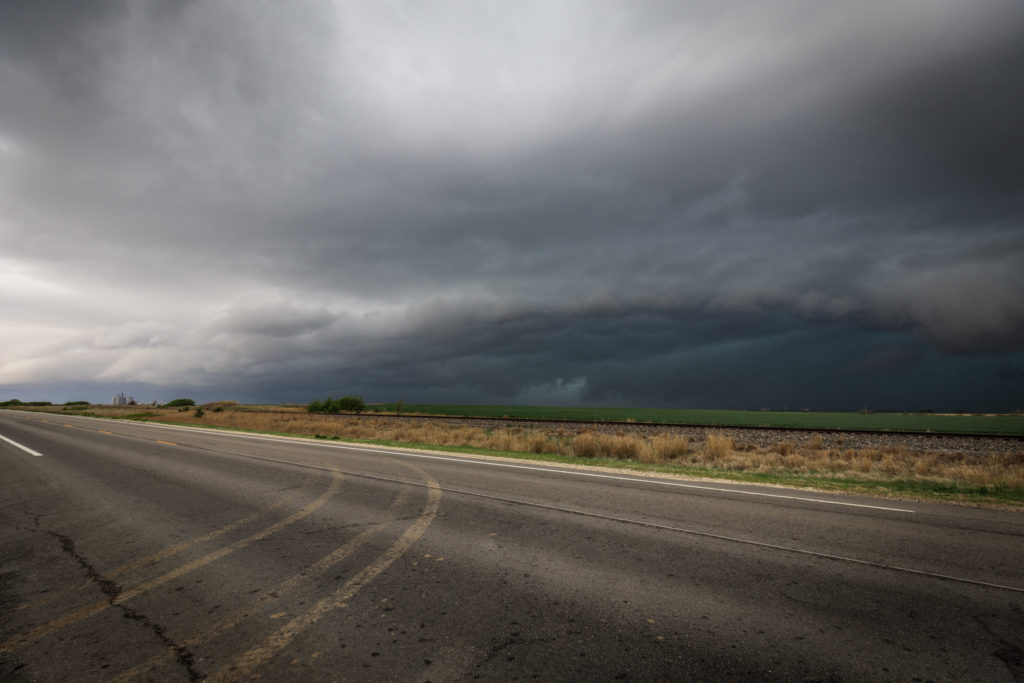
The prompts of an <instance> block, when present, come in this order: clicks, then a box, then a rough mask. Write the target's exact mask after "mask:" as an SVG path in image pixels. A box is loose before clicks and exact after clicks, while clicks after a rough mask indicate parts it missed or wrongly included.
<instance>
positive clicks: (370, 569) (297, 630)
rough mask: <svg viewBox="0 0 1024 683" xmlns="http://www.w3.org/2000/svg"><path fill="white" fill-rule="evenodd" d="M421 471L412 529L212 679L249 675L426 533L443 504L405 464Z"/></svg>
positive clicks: (436, 488)
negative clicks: (423, 494)
mask: <svg viewBox="0 0 1024 683" xmlns="http://www.w3.org/2000/svg"><path fill="white" fill-rule="evenodd" d="M405 464H406V466H407V467H410V468H412V469H414V470H417V472H418V473H419V474H420V476H422V477H423V479H424V480H425V482H426V486H427V503H426V505H425V506H424V509H423V512H422V513H421V514H420V515H419V517H417V519H416V521H415V522H413V523H412V525H411V526H409V528H407V529H406V530H405V533H403V534H402V535H401V536H400V537H399V539H398V540H397V541H395V543H393V544H392V545H391V547H389V548H388V549H387V550H385V551H384V552H383V553H382V554H381V555H379V556H378V557H377V559H375V560H374V561H373V562H371V563H370V564H368V565H367V566H365V567H364V568H363V569H362V570H361V571H360V572H359V573H358V574H356V575H355V576H354V577H352V578H351V579H349V580H348V581H347V582H345V584H344V585H343V586H341V587H340V588H338V589H337V590H336V591H334V592H333V593H331V594H330V595H328V596H327V597H325V598H323V599H321V600H320V601H318V602H317V603H316V604H315V605H313V607H312V608H310V609H309V610H308V611H307V612H306V613H305V614H301V615H299V616H297V617H295V618H294V619H292V620H291V621H290V622H288V623H287V624H285V625H284V626H283V627H282V628H281V629H279V630H278V631H277V632H276V633H274V634H272V635H271V636H270V637H269V638H267V639H266V640H265V641H264V642H263V643H262V644H260V645H258V646H256V647H254V648H252V649H250V650H249V651H247V652H245V653H244V654H243V655H242V656H241V657H239V658H238V660H237V661H236V662H235V663H234V665H231V666H227V667H225V668H223V669H221V670H220V671H217V672H216V673H214V674H212V675H211V676H210V677H209V678H208V679H207V680H209V681H236V680H241V679H243V678H249V677H250V676H251V675H252V674H253V672H254V671H255V670H256V669H257V668H258V667H259V666H260V665H262V664H263V663H265V662H266V661H267V660H269V659H270V658H272V657H273V656H274V655H275V654H276V653H278V652H279V651H281V650H282V649H284V648H285V647H287V646H288V645H289V644H290V643H291V642H292V640H294V639H295V637H296V636H298V635H300V634H301V633H302V632H303V631H305V630H306V629H308V628H309V627H310V626H312V625H313V624H315V623H316V622H318V621H319V620H320V619H321V618H323V617H324V616H326V615H327V614H328V613H329V612H331V611H332V610H334V609H335V608H342V607H345V606H346V601H347V600H350V599H351V598H352V596H354V595H355V594H356V593H358V592H359V591H360V590H361V589H362V588H363V586H365V585H367V584H368V583H370V582H371V581H373V580H374V579H375V578H376V577H377V576H378V575H379V574H380V573H381V572H383V571H384V570H385V569H387V568H388V567H390V566H391V565H392V564H393V563H394V562H395V560H397V559H398V558H400V557H401V556H402V555H404V554H405V553H406V552H407V551H408V550H409V548H411V547H412V545H413V544H414V543H416V541H418V540H419V539H420V537H421V536H423V534H424V533H425V532H426V530H427V528H428V527H429V526H430V524H431V523H432V522H433V521H434V517H435V516H436V515H437V510H438V508H439V507H440V504H441V486H440V485H439V484H438V483H437V480H435V479H434V478H433V477H431V476H430V475H429V474H427V473H426V472H425V471H423V470H422V469H420V468H419V467H416V466H415V465H410V464H408V463H405Z"/></svg>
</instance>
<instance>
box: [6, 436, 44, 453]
mask: <svg viewBox="0 0 1024 683" xmlns="http://www.w3.org/2000/svg"><path fill="white" fill-rule="evenodd" d="M0 439H3V440H4V441H6V442H7V443H9V444H11V445H12V446H15V447H17V448H20V449H21V450H23V451H25V452H26V453H29V454H31V455H34V456H36V457H37V458H41V457H43V454H42V453H40V452H39V451H34V450H32V449H31V448H29V447H28V446H22V445H21V444H20V443H18V442H17V441H15V440H13V439H8V438H7V437H6V436H4V435H3V434H0Z"/></svg>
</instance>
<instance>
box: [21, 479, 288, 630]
mask: <svg viewBox="0 0 1024 683" xmlns="http://www.w3.org/2000/svg"><path fill="white" fill-rule="evenodd" d="M297 493H298V491H292V492H291V493H289V494H288V495H287V496H284V497H283V498H281V499H280V500H278V501H277V502H276V503H274V504H273V505H271V506H270V507H268V508H267V509H265V510H261V511H260V512H258V513H256V514H255V515H249V516H248V517H243V518H242V519H240V520H238V521H237V522H232V523H231V524H228V525H227V526H222V527H220V528H219V529H214V530H213V531H210V532H208V533H206V534H203V535H202V536H198V537H196V538H193V539H189V540H187V541H183V542H181V543H178V544H177V545H172V546H170V547H168V548H164V549H163V550H160V551H157V552H155V553H153V554H152V555H149V556H147V557H143V558H141V559H138V560H135V561H133V562H129V563H128V564H123V565H121V566H120V567H116V568H114V569H113V570H112V571H110V572H108V573H107V574H106V575H105V576H106V578H108V579H115V578H117V577H118V576H121V575H122V574H124V573H126V572H130V571H133V570H135V569H142V568H143V567H148V566H150V565H152V564H156V563H157V562H159V561H161V560H166V559H167V558H169V557H174V556H175V555H177V554H178V553H180V552H183V551H185V550H188V549H189V548H191V547H192V546H194V545H198V544H200V543H205V542H207V541H212V540H213V539H215V538H217V537H218V536H222V535H224V534H226V533H228V532H229V531H234V530H235V529H237V528H238V527H241V526H245V525H246V524H248V523H250V522H254V521H256V520H257V519H259V518H260V517H262V516H263V515H266V514H269V513H271V512H273V511H275V510H277V509H278V508H282V507H284V506H285V505H287V504H288V503H289V502H291V500H292V498H294V497H295V496H296V494H297ZM51 533H53V532H51ZM92 584H93V582H92V581H91V580H87V581H85V582H83V583H82V584H80V585H78V586H71V587H69V588H65V589H62V590H58V591H56V592H55V593H51V594H50V595H48V596H47V597H45V598H42V599H40V600H35V601H33V602H26V603H23V604H21V605H18V606H17V607H16V608H14V611H15V612H20V611H23V610H26V609H35V608H37V607H42V606H43V605H46V604H49V603H51V602H53V601H55V600H59V599H61V598H64V597H66V596H67V595H69V594H70V593H73V592H77V591H80V590H84V589H86V588H88V587H89V586H91V585H92Z"/></svg>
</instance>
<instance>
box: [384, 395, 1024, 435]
mask: <svg viewBox="0 0 1024 683" xmlns="http://www.w3.org/2000/svg"><path fill="white" fill-rule="evenodd" d="M368 410H369V411H370V412H371V413H372V412H373V411H375V410H382V411H387V412H393V411H394V410H395V404H393V403H388V404H379V405H373V406H369V407H368ZM402 413H403V414H406V413H408V414H415V413H419V414H422V415H456V416H468V417H498V418H501V417H518V418H528V419H547V420H585V421H594V422H602V421H613V422H626V421H634V422H654V423H663V424H682V425H687V424H697V425H716V426H720V427H803V428H809V429H852V430H889V431H894V432H901V431H903V432H908V431H909V432H936V433H958V434H991V435H998V434H1006V435H1018V434H1019V435H1024V415H998V416H986V415H933V414H930V413H867V414H863V413H805V412H785V413H784V412H771V411H753V410H675V409H657V408H651V409H647V408H550V407H544V406H488V405H442V404H406V405H403V406H402Z"/></svg>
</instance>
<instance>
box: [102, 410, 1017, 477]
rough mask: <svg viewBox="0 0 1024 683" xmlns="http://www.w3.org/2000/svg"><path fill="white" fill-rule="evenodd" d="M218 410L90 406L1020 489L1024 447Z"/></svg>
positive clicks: (215, 422)
mask: <svg viewBox="0 0 1024 683" xmlns="http://www.w3.org/2000/svg"><path fill="white" fill-rule="evenodd" d="M228 403H229V402H218V403H217V404H208V405H207V407H208V408H209V407H210V406H221V407H222V408H223V409H222V410H220V411H214V410H207V411H206V412H205V414H204V416H203V417H201V418H197V417H195V411H194V410H192V409H186V410H185V411H181V412H179V411H178V410H177V409H175V408H153V407H150V406H123V407H105V408H95V407H93V408H90V409H89V411H90V412H91V413H92V414H96V415H101V416H107V417H125V416H128V415H136V416H141V415H146V416H149V417H150V419H154V420H159V421H162V422H171V423H177V424H205V425H210V426H219V427H228V428H232V429H246V430H253V431H263V432H274V433H284V434H302V435H317V436H320V437H322V438H332V437H337V438H339V439H359V440H378V441H392V442H401V443H410V444H413V443H419V444H433V445H438V446H449V447H467V448H479V449H491V450H500V451H513V452H521V453H537V454H542V453H548V454H555V455H562V456H570V457H579V458H610V459H617V460H633V461H637V462H642V463H649V464H680V465H686V466H692V467H701V468H711V469H720V470H723V469H724V470H730V471H739V472H759V473H777V474H784V473H791V474H819V475H825V476H835V477H842V478H848V479H859V480H864V481H891V480H894V479H909V480H920V481H931V482H940V483H966V484H970V485H975V486H1009V487H1024V450H1021V449H1018V450H1016V451H1010V452H998V453H989V454H980V455H978V454H971V455H966V454H957V453H947V452H941V453H940V452H929V453H922V452H917V451H911V450H908V449H906V448H904V447H899V446H895V447H886V448H862V449H852V448H844V447H843V445H842V444H841V443H839V444H838V445H837V447H832V448H824V445H823V444H822V442H821V438H820V437H816V438H813V439H810V440H809V442H808V443H806V444H794V443H792V442H790V441H782V442H780V443H776V444H773V445H771V446H770V447H768V448H762V447H758V446H756V445H753V444H749V443H745V442H739V443H734V442H733V441H732V439H730V438H729V437H728V436H727V435H725V434H724V433H723V432H719V431H711V432H708V434H707V435H706V437H705V441H704V442H703V444H700V443H699V442H698V444H697V447H696V448H694V447H693V445H692V444H691V443H690V442H689V440H688V439H687V438H686V437H685V436H681V435H671V434H661V435H654V436H637V435H631V434H627V433H625V432H620V433H617V434H606V433H600V432H591V431H584V432H581V433H578V434H573V433H572V432H571V431H567V430H566V429H565V428H564V427H561V426H559V427H553V428H552V429H551V430H537V429H523V428H520V427H506V428H497V429H484V428H480V427H475V426H467V425H464V424H451V423H443V422H425V423H418V422H402V421H395V420H391V419H385V418H379V417H373V416H362V417H357V418H353V417H338V416H332V415H311V414H309V413H305V412H299V411H295V412H289V413H271V412H259V411H251V410H247V409H241V408H238V407H234V406H231V405H228Z"/></svg>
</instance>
